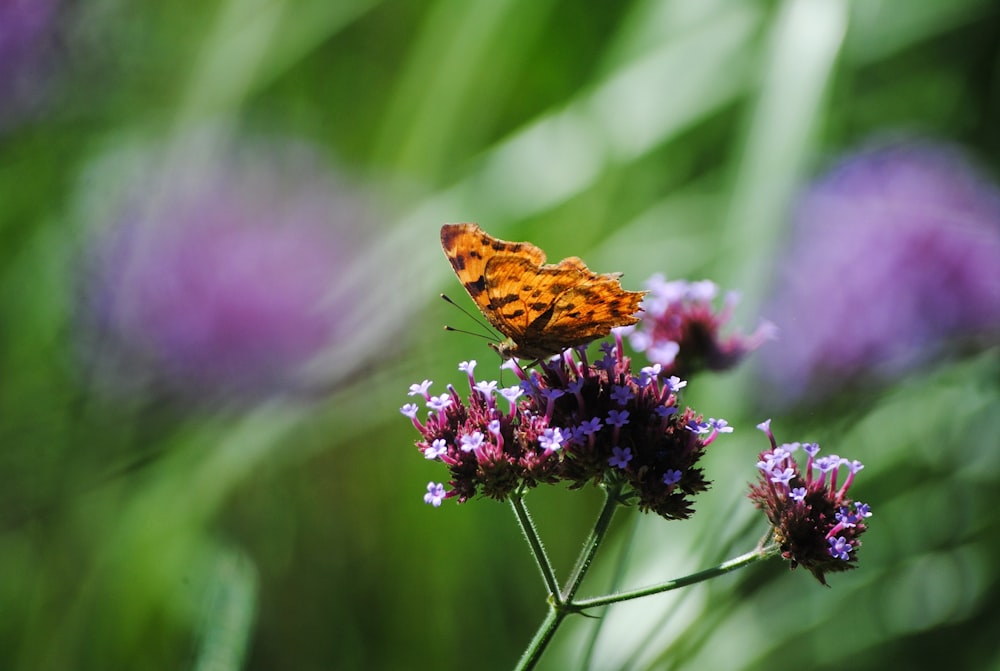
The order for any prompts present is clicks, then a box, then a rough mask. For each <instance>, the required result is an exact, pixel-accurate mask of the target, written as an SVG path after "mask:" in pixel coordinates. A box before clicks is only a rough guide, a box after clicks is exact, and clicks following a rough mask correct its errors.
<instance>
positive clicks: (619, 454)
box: [608, 447, 632, 468]
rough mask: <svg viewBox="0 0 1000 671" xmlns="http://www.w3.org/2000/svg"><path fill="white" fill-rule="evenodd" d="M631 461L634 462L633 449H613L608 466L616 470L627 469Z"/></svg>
mask: <svg viewBox="0 0 1000 671" xmlns="http://www.w3.org/2000/svg"><path fill="white" fill-rule="evenodd" d="M630 461H632V448H630V447H626V448H625V449H622V448H620V447H612V448H611V458H610V459H608V465H610V466H614V467H616V468H626V467H627V466H628V462H630Z"/></svg>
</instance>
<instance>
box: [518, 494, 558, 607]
mask: <svg viewBox="0 0 1000 671" xmlns="http://www.w3.org/2000/svg"><path fill="white" fill-rule="evenodd" d="M510 506H511V508H513V509H514V515H515V516H516V517H517V522H518V524H520V525H521V532H522V533H523V534H524V538H525V539H526V540H527V541H528V546H529V547H530V548H531V554H532V555H534V557H535V563H536V564H538V570H539V571H541V572H542V579H543V580H544V581H545V588H546V589H547V590H548V592H549V594H550V595H552V597H553V598H558V595H559V583H558V582H557V581H556V574H555V571H553V570H552V563H551V562H549V557H548V555H547V554H545V547H544V546H543V545H542V541H541V539H540V538H539V537H538V532H537V531H536V530H535V522H534V521H533V520H532V519H531V515H530V514H529V513H528V509H527V507H525V505H524V496H523V495H522V494H520V493H518V494H514V495H512V496H511V497H510Z"/></svg>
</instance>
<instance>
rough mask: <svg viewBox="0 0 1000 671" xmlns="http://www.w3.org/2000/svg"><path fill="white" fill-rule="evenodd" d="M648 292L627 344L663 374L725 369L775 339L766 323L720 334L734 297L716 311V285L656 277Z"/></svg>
mask: <svg viewBox="0 0 1000 671" xmlns="http://www.w3.org/2000/svg"><path fill="white" fill-rule="evenodd" d="M646 288H647V289H648V290H649V293H648V294H646V298H645V299H643V302H642V307H643V309H644V310H645V312H644V314H643V317H642V321H641V322H640V323H639V325H638V327H637V328H636V329H635V330H634V331H632V332H631V334H630V335H629V342H630V343H631V345H632V347H633V348H635V349H636V350H637V351H640V352H645V354H646V356H647V358H649V360H650V361H654V362H656V363H658V364H660V365H661V366H662V367H663V370H664V372H666V373H669V374H674V375H679V376H682V377H690V376H692V375H694V374H695V373H698V372H700V371H702V370H713V371H721V370H727V369H729V368H732V367H733V366H735V365H736V364H737V363H739V362H740V361H741V360H742V359H743V357H744V356H745V355H746V354H747V353H749V352H751V351H753V350H755V349H757V348H758V347H760V345H761V344H763V343H764V342H765V341H766V340H768V339H769V338H771V337H772V336H773V327H772V326H771V325H770V324H769V323H766V322H765V323H762V324H761V325H760V326H759V327H758V328H757V330H756V331H755V332H754V333H753V334H751V335H749V336H746V335H742V334H734V335H730V336H728V337H723V336H722V335H721V333H720V332H721V330H722V328H723V326H725V324H726V323H727V322H728V321H729V319H730V318H731V317H732V313H733V309H734V308H735V306H736V303H737V300H738V297H737V295H736V294H735V293H729V294H728V295H727V296H726V297H725V299H724V300H723V303H722V307H721V308H716V307H715V298H716V296H717V294H718V287H717V286H716V285H715V283H714V282H711V281H709V280H702V281H701V282H687V281H684V280H675V281H672V282H668V281H666V279H664V277H663V275H660V274H656V275H654V276H653V277H651V278H650V279H649V280H647V281H646Z"/></svg>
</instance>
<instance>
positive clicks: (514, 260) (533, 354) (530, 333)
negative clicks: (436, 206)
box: [441, 224, 646, 360]
mask: <svg viewBox="0 0 1000 671" xmlns="http://www.w3.org/2000/svg"><path fill="white" fill-rule="evenodd" d="M441 246H442V247H443V248H444V253H445V256H447V257H448V260H449V261H450V262H451V266H452V268H454V269H455V274H456V275H458V279H459V280H460V281H461V282H462V285H463V286H464V287H465V290H466V291H468V292H469V296H471V297H472V300H473V301H475V302H476V305H478V306H479V309H480V311H482V313H483V315H484V316H485V317H486V319H487V320H489V322H490V324H492V325H493V327H494V328H495V329H496V330H497V331H499V332H500V333H501V334H503V335H504V336H505V338H506V340H504V341H503V342H500V343H496V344H491V345H490V346H491V347H493V349H495V350H496V351H497V352H499V353H500V356H502V357H503V358H505V359H510V358H519V359H535V360H542V359H547V358H548V357H550V356H552V355H553V354H558V353H560V352H562V351H563V350H564V349H566V348H568V347H576V346H578V345H585V344H587V343H589V342H591V341H592V340H596V339H598V338H603V337H605V336H607V335H608V334H609V333H610V332H611V329H612V328H614V327H616V326H628V325H630V324H635V323H636V322H637V321H639V318H638V317H636V316H635V314H636V313H637V312H639V311H640V310H641V308H640V307H639V301H641V300H642V297H643V296H644V295H645V294H646V292H645V291H626V290H625V289H622V287H621V284H619V282H618V278H619V277H621V273H606V274H603V275H598V274H597V273H595V272H593V271H591V270H589V269H588V268H587V266H586V265H585V264H584V263H583V261H581V260H580V259H578V258H577V257H575V256H571V257H569V258H567V259H563V260H562V261H560V262H559V263H557V264H555V265H553V264H546V263H545V252H543V251H542V250H541V249H539V248H538V247H535V246H534V245H533V244H531V243H530V242H507V241H505V240H498V239H497V238H494V237H492V236H491V235H488V234H487V233H486V232H485V231H483V229H481V228H479V226H477V225H476V224H445V225H444V226H442V227H441Z"/></svg>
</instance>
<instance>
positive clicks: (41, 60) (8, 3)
mask: <svg viewBox="0 0 1000 671" xmlns="http://www.w3.org/2000/svg"><path fill="white" fill-rule="evenodd" d="M59 4H60V3H59V2H58V1H57V0H0V132H2V131H4V130H6V129H8V128H10V127H11V126H14V125H16V124H17V123H19V122H20V121H22V120H23V119H24V118H25V117H26V116H29V115H30V114H32V113H33V112H34V111H35V110H36V109H37V108H38V106H39V105H40V104H41V103H43V102H44V100H45V98H46V96H47V94H48V89H49V84H50V81H49V80H50V76H51V74H52V70H53V66H54V64H55V62H56V59H57V49H56V46H57V42H58V38H57V33H58V30H59V27H58V14H59Z"/></svg>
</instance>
